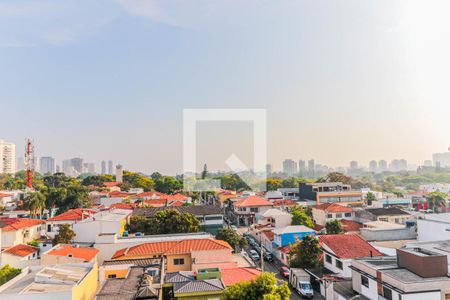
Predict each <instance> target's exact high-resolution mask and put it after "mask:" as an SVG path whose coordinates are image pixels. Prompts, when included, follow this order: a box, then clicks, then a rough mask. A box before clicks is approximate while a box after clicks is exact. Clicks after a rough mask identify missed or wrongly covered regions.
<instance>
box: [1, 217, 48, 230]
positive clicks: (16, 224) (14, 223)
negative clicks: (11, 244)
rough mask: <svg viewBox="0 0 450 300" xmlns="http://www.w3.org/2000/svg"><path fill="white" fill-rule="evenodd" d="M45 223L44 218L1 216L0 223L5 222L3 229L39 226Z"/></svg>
mask: <svg viewBox="0 0 450 300" xmlns="http://www.w3.org/2000/svg"><path fill="white" fill-rule="evenodd" d="M43 223H45V221H44V220H37V219H27V218H1V219H0V224H3V227H2V231H14V230H19V229H22V228H27V227H32V226H37V225H39V224H43Z"/></svg>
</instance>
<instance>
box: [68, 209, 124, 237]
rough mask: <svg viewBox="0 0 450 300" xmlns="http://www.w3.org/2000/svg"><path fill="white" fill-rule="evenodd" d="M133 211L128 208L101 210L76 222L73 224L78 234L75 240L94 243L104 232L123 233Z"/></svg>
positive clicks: (119, 234)
mask: <svg viewBox="0 0 450 300" xmlns="http://www.w3.org/2000/svg"><path fill="white" fill-rule="evenodd" d="M131 213H132V211H131V210H128V209H111V210H107V211H100V212H98V213H96V214H94V215H91V216H90V217H88V218H86V219H83V220H81V221H79V222H76V223H74V224H73V225H72V229H73V231H74V232H75V234H76V236H75V238H74V242H76V243H94V242H95V241H96V238H97V236H98V235H100V234H103V233H115V234H117V235H118V236H121V235H123V233H124V231H125V225H126V224H127V223H128V221H129V217H130V216H131Z"/></svg>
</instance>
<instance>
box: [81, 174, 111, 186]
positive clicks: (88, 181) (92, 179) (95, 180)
mask: <svg viewBox="0 0 450 300" xmlns="http://www.w3.org/2000/svg"><path fill="white" fill-rule="evenodd" d="M112 181H114V177H113V175H109V174H102V175H92V176H88V177H86V178H84V179H83V180H82V181H81V184H82V185H84V186H89V185H95V186H103V183H104V182H112Z"/></svg>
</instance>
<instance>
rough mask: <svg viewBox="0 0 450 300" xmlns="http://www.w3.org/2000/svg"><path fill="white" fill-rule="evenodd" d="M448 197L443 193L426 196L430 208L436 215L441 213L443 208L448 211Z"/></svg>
mask: <svg viewBox="0 0 450 300" xmlns="http://www.w3.org/2000/svg"><path fill="white" fill-rule="evenodd" d="M447 197H448V196H447V194H445V193H442V192H433V193H429V194H428V195H426V198H427V202H428V208H429V209H432V210H433V212H435V213H437V212H440V211H441V210H442V208H444V209H446V207H447Z"/></svg>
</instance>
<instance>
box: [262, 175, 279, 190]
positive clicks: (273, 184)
mask: <svg viewBox="0 0 450 300" xmlns="http://www.w3.org/2000/svg"><path fill="white" fill-rule="evenodd" d="M281 182H282V180H281V179H280V178H267V180H266V187H267V190H268V191H276V190H277V189H279V188H281Z"/></svg>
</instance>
